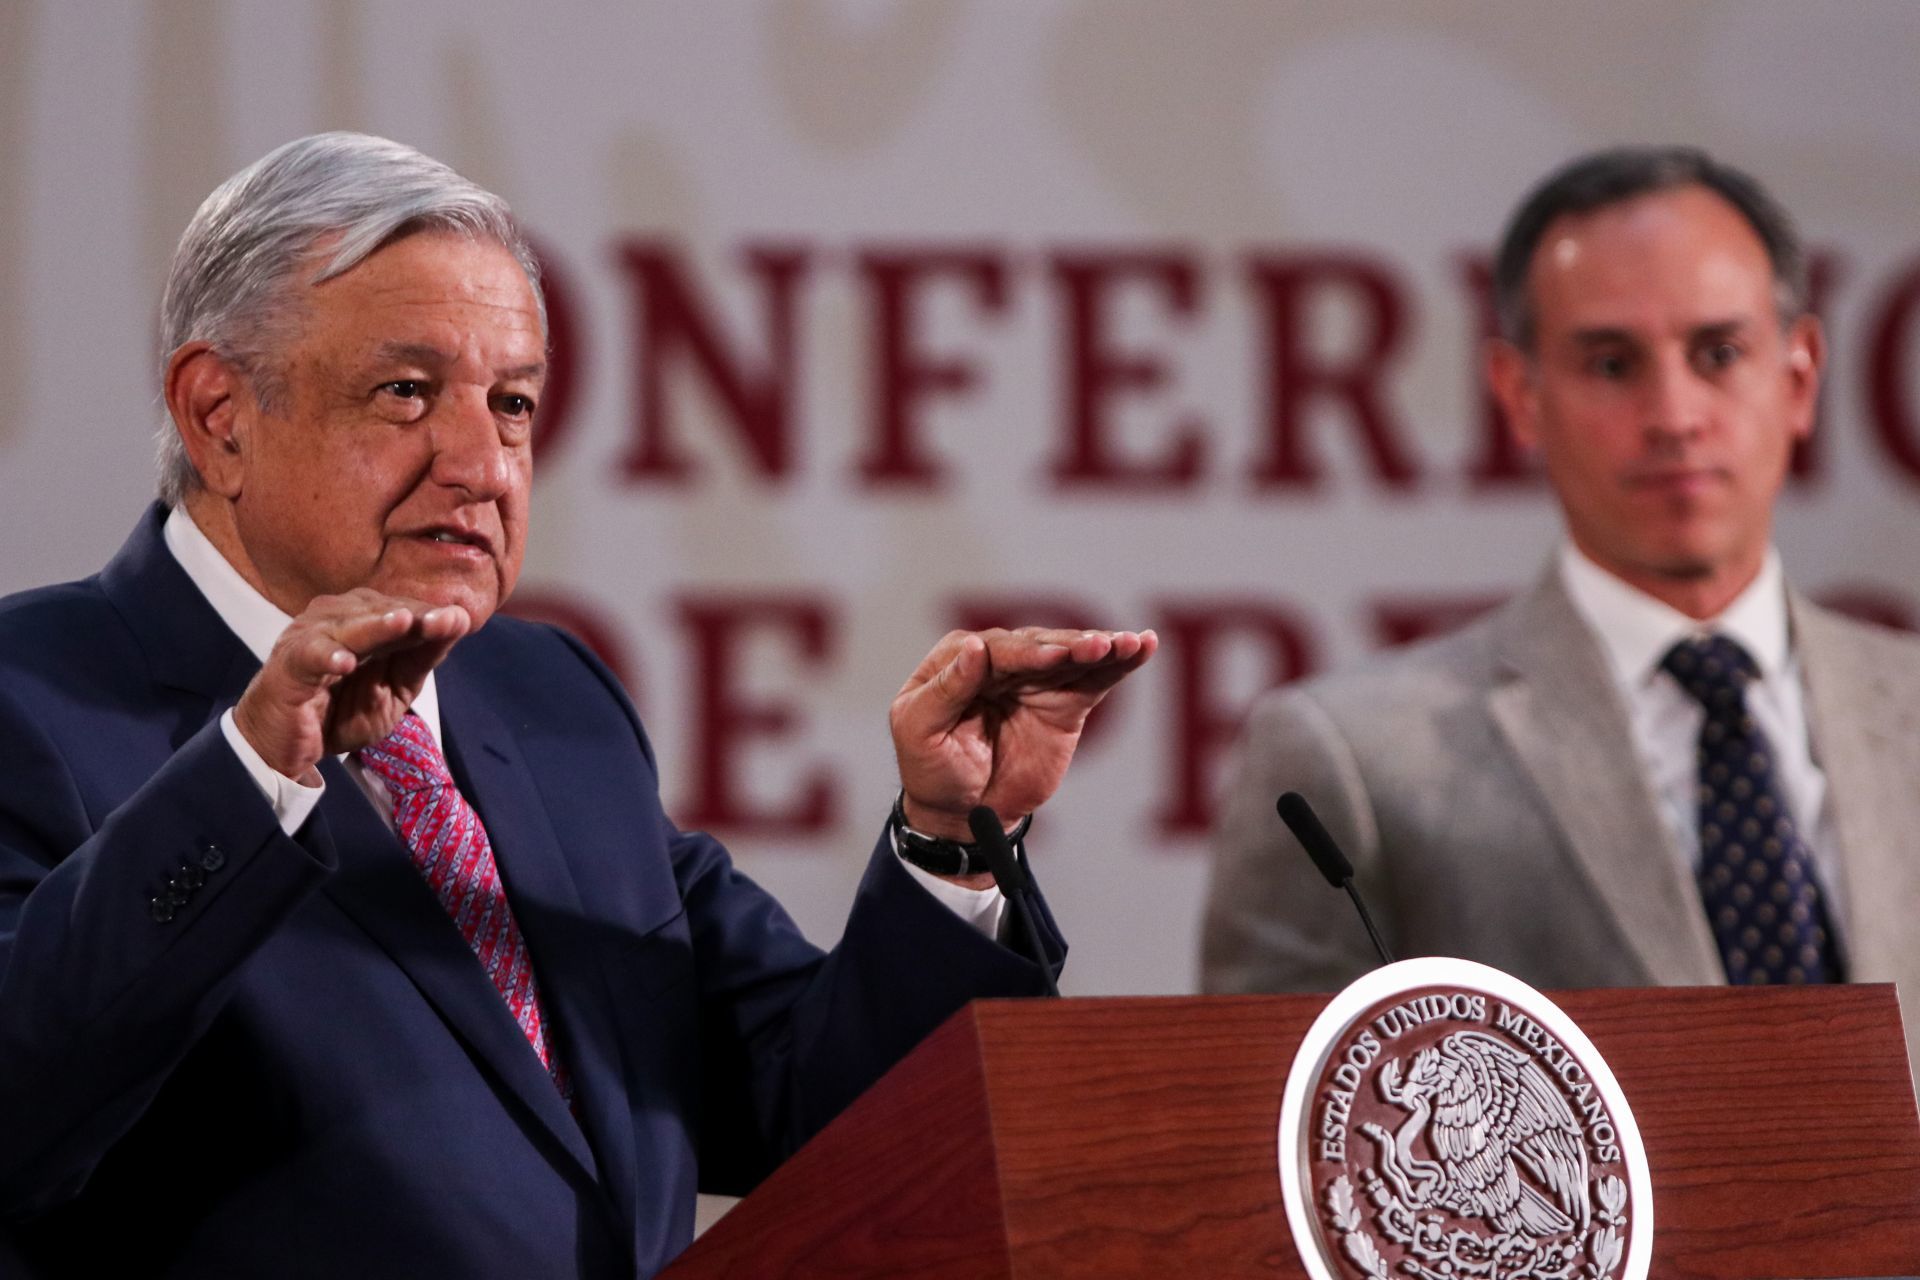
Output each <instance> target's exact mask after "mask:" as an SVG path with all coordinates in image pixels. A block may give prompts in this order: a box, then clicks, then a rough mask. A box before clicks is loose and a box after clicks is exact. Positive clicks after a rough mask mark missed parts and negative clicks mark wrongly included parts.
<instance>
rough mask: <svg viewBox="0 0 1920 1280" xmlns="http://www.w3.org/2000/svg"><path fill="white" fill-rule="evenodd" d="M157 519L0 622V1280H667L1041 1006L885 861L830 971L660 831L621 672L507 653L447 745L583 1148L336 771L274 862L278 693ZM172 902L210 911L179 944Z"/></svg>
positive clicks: (533, 634) (530, 631)
mask: <svg viewBox="0 0 1920 1280" xmlns="http://www.w3.org/2000/svg"><path fill="white" fill-rule="evenodd" d="M163 514H164V513H163V512H161V511H160V510H159V509H157V508H156V509H155V510H153V511H151V512H149V514H148V516H147V518H146V519H145V520H144V521H143V522H142V524H141V526H140V527H139V528H138V529H137V530H136V531H135V533H134V535H133V537H132V538H131V539H130V540H129V541H128V543H127V545H126V546H125V547H124V548H123V549H122V550H121V552H120V553H119V555H118V556H116V557H115V559H114V560H113V562H112V563H111V564H110V565H108V566H107V568H106V569H105V570H104V571H103V572H102V573H100V574H99V575H97V576H95V577H93V578H90V579H87V580H85V581H83V582H79V583H74V584H70V585H67V586H61V587H52V588H46V589H43V590H39V591H33V592H28V593H26V594H23V595H19V596H15V597H12V598H10V599H8V600H6V601H4V602H0V1222H3V1223H4V1226H3V1227H0V1260H4V1259H5V1258H6V1257H7V1254H8V1252H9V1250H11V1251H13V1252H14V1253H16V1254H17V1255H18V1258H17V1260H16V1261H15V1262H14V1263H13V1265H14V1266H16V1267H23V1268H25V1269H26V1271H27V1273H28V1274H33V1275H47V1276H64V1275H74V1276H89V1277H92V1276H106V1275H111V1276H116V1277H120V1276H138V1275H169V1276H172V1275H178V1276H203V1275H204V1276H214V1275H218V1276H228V1275H262V1276H264V1275H273V1276H304V1275H313V1276H350V1277H354V1280H373V1278H375V1277H386V1276H393V1277H408V1278H410V1280H411V1278H413V1277H420V1276H462V1277H468V1276H501V1277H515V1278H516V1280H531V1278H534V1277H544V1276H568V1277H573V1276H602V1275H607V1276H624V1275H631V1274H634V1273H635V1272H638V1273H640V1274H647V1273H650V1272H652V1271H653V1270H655V1269H656V1268H658V1267H659V1266H660V1265H662V1264H663V1263H664V1262H665V1261H666V1260H668V1259H670V1258H671V1257H672V1256H673V1255H674V1254H675V1253H677V1252H678V1251H679V1250H680V1249H681V1248H683V1247H684V1246H685V1245H686V1243H687V1241H688V1240H689V1238H690V1236H691V1230H692V1214H693V1197H694V1192H695V1189H696V1186H697V1187H699V1188H700V1189H706V1190H731V1191H735V1192H738V1191H741V1190H744V1189H745V1188H747V1187H748V1186H750V1185H751V1184H752V1183H753V1182H754V1181H755V1180H756V1179H757V1178H758V1177H760V1176H761V1175H762V1174H764V1173H765V1172H766V1170H768V1169H769V1168H771V1167H772V1165H773V1164H774V1163H775V1162H776V1161H777V1160H778V1159H779V1158H780V1157H781V1156H782V1155H784V1154H785V1153H787V1152H788V1151H790V1150H791V1149H793V1148H794V1147H796V1146H797V1145H799V1143H801V1142H802V1141H804V1140H805V1139H806V1138H807V1137H808V1136H809V1135H810V1134H811V1133H813V1132H814V1131H816V1130H818V1129H819V1128H820V1127H821V1126H822V1125H824V1124H825V1123H826V1121H827V1120H829V1119H830V1118H832V1116H833V1115H834V1114H835V1113H837V1112H838V1111H839V1110H840V1109H841V1108H842V1107H844V1106H845V1105H846V1104H847V1103H848V1102H849V1101H851V1100H852V1099H853V1097H854V1096H855V1095H857V1094H858V1093H859V1092H860V1091H861V1090H862V1089H863V1088H865V1087H866V1086H867V1085H868V1084H869V1083H871V1082H872V1081H873V1080H874V1079H875V1078H877V1077H878V1075H879V1074H880V1073H881V1072H883V1071H884V1070H885V1069H886V1068H887V1067H888V1066H889V1065H890V1064H891V1063H893V1062H894V1061H895V1060H897V1059H898V1058H899V1057H900V1056H901V1055H902V1054H904V1053H905V1052H906V1051H907V1050H908V1049H910V1048H911V1047H912V1046H913V1045H914V1044H915V1043H916V1042H917V1041H918V1040H919V1039H920V1038H921V1037H922V1036H923V1035H925V1034H926V1033H927V1032H928V1031H929V1030H931V1029H932V1028H933V1027H934V1026H935V1025H937V1024H938V1023H939V1022H940V1021H941V1020H942V1019H943V1018H945V1017H946V1016H947V1015H948V1014H949V1013H951V1012H952V1011H953V1010H955V1009H957V1008H959V1007H960V1006H961V1005H962V1004H964V1003H965V1002H966V1000H968V999H969V998H971V997H973V996H978V995H1010V994H1025V993H1029V992H1033V991H1036V990H1038V989H1039V986H1040V971H1039V968H1038V967H1037V966H1036V965H1033V964H1031V963H1029V962H1028V961H1026V960H1025V959H1024V958H1022V957H1020V956H1019V955H1017V954H1015V953H1014V952H1012V951H1010V950H1007V949H1005V948H1003V947H1000V946H999V945H997V944H995V943H994V942H992V941H990V940H989V939H986V938H983V937H981V936H980V935H979V934H978V933H977V932H975V931H973V930H972V929H970V928H969V927H967V926H966V925H965V924H964V923H963V922H961V921H960V920H958V919H957V918H956V917H955V916H953V915H952V913H951V912H949V911H947V910H946V909H945V908H943V907H942V906H940V904H938V903H937V902H935V901H934V900H933V898H932V897H931V896H930V895H928V894H926V893H925V892H924V891H923V890H921V889H920V887H919V886H917V885H915V884H914V883H913V882H912V880H911V878H910V877H908V876H907V875H906V874H905V872H904V871H903V870H902V869H901V868H900V867H899V865H898V863H897V860H896V859H895V858H894V857H893V856H892V855H891V853H890V852H889V851H888V850H887V848H886V844H885V841H884V839H883V840H882V842H881V844H880V846H879V847H877V848H876V850H875V853H874V857H873V859H872V861H871V863H870V864H869V867H868V870H867V873H866V875H865V878H864V880H863V881H862V883H861V885H860V889H859V892H858V895H857V897H856V900H855V904H854V908H853V912H852V915H851V916H850V918H849V921H848V924H847V928H846V931H845V935H844V937H843V939H842V941H841V943H840V944H839V945H838V946H837V947H836V948H835V949H834V950H833V951H832V952H829V953H822V952H820V951H819V950H817V949H816V948H814V947H812V946H811V945H809V944H808V943H807V942H806V941H805V939H803V938H802V937H801V936H800V934H799V932H798V930H797V929H796V928H795V926H794V924H793V922H792V921H791V920H790V919H789V918H788V916H787V915H786V914H785V913H784V912H783V911H782V910H781V908H780V907H779V905H778V904H777V903H775V902H774V901H773V900H772V899H771V898H770V897H769V896H768V895H767V894H766V893H765V892H764V891H762V890H761V889H760V888H759V887H758V886H756V885H755V884H753V883H752V882H751V881H750V880H748V879H747V878H746V877H745V876H743V875H741V874H740V873H739V872H738V871H736V870H735V869H734V868H733V865H732V863H731V862H730V861H729V859H728V857H727V855H726V852H725V851H724V850H723V849H722V848H721V847H720V846H719V845H718V844H717V843H716V842H714V841H713V840H712V839H711V838H709V837H707V836H704V835H700V834H697V833H687V832H681V831H678V830H676V829H675V828H674V826H673V825H672V824H671V823H670V822H669V821H668V820H667V818H666V816H665V814H664V813H663V812H662V811H661V807H660V801H659V796H658V788H657V782H656V778H655V772H654V761H653V757H652V754H651V751H650V749H649V747H648V744H647V740H646V737H645V735H644V733H643V732H642V730H641V727H640V724H639V721H638V720H637V719H636V717H635V715H634V712H633V709H632V707H631V706H630V705H629V703H628V702H627V700H626V698H625V697H624V696H623V695H622V693H621V691H620V689H619V688H618V687H617V685H616V684H615V682H614V681H613V679H612V678H611V677H610V676H609V674H608V673H607V671H606V670H605V668H604V667H602V666H601V665H600V664H599V663H598V662H596V661H595V660H594V659H593V658H592V657H591V656H590V655H589V654H587V653H586V651H585V650H583V649H582V648H581V647H580V646H579V645H578V644H577V643H576V642H575V641H573V640H572V639H570V638H568V637H567V636H565V635H564V634H562V633H560V632H558V631H555V630H552V629H550V628H546V627H539V626H532V625H528V624H525V623H520V622H516V621H513V620H511V619H505V618H496V619H495V620H493V621H492V622H491V623H489V624H488V625H487V627H486V628H485V629H484V630H482V631H481V632H479V633H478V634H476V635H474V636H472V637H469V638H468V639H466V640H464V641H462V642H461V643H460V644H459V645H458V646H457V647H456V648H455V650H454V652H453V654H452V655H451V657H449V659H448V660H447V662H446V663H445V664H444V665H443V666H442V667H441V668H440V673H439V677H438V680H439V688H440V706H441V714H442V720H443V729H444V737H445V745H446V748H447V753H448V758H449V761H450V763H451V765H452V768H453V772H454V775H455V777H456V778H457V779H458V780H459V783H460V786H461V790H462V792H463V793H464V794H465V795H466V796H467V797H468V798H469V799H470V800H471V801H472V802H473V804H474V805H475V807H476V808H477V809H478V810H479V812H480V815H481V817H482V819H483V820H484V821H485V823H486V826H487V828H488V830H489V832H490V833H491V835H492V839H493V844H494V850H495V855H496V857H497V860H498V862H499V866H500V873H501V876H502V878H503V880H504V881H505V883H506V886H507V890H508V894H509V897H510V899H511V901H512V902H513V905H514V911H515V914H516V916H517V917H518V919H519V921H520V925H521V928H522V931H523V933H524V934H525V936H526V940H527V944H528V947H529V950H530V951H531V954H532V957H533V961H534V965H535V969H536V971H537V973H538V976H539V980H540V989H541V992H542V996H543V1005H544V1007H545V1009H546V1011H547V1015H548V1017H549V1019H550V1021H551V1024H552V1027H553V1031H554V1035H555V1038H556V1040H557V1043H558V1045H559V1049H560V1052H561V1054H562V1055H563V1056H564V1059H565V1061H566V1063H567V1064H568V1067H569V1068H570V1070H571V1072H572V1075H573V1078H574V1081H575V1086H576V1099H575V1108H574V1110H575V1111H576V1112H577V1119H576V1116H575V1114H572V1113H570V1112H569V1109H568V1107H567V1105H566V1104H565V1103H564V1102H563V1101H562V1100H561V1098H560V1096H559V1095H558V1093H557V1092H556V1090H555V1089H554V1087H553V1085H552V1083H551V1082H550V1081H549V1080H548V1078H547V1076H546V1073H545V1072H544V1071H543V1070H542V1069H541V1067H540V1064H539V1062H538V1060H537V1059H536V1058H535V1057H534V1055H533V1053H532V1051H531V1050H530V1048H529V1047H528V1045H527V1043H526V1041H525V1039H524V1038H523V1037H522V1035H521V1033H520V1031H519V1029H518V1027H517V1026H516V1025H515V1024H514V1022H513V1019H512V1017H511V1016H510V1015H509V1014H508V1012H507V1010H506V1007H505V1005H504V1003H503V1002H502V1001H501V999H500V998H499V996H498V995H497V994H496V993H495V991H494V989H493V987H492V985H491V984H490V983H489V981H488V979H487V977H486V975H485V974H484V972H483V971H482V970H481V968H480V966H479V964H478V963H477V962H476V960H475V958H474V956H473V954H472V953H471V952H470V951H469V950H468V948H467V945H466V943H465V942H464V941H463V940H462V938H461V937H460V934H459V932H458V930H457V929H456V928H455V927H454V925H453V923H452V922H451V920H450V919H449V918H448V916H447V914H446V912H445V911H443V910H442V909H441V907H440V905H439V903H438V901H437V900H436V899H435V898H434V896H433V893H432V891H431V890H430V889H429V888H428V887H427V885H426V884H425V882H424V881H423V880H422V879H421V877H420V876H419V875H418V873H417V872H415V870H414V869H413V867H412V865H411V863H410V862H409V860H408V857H407V855H406V852H405V851H404V849H403V848H402V847H401V845H400V844H399V843H398V841H397V840H396V838H395V837H394V836H393V834H392V833H391V832H390V831H389V830H388V829H387V827H386V826H385V825H384V824H383V823H382V822H381V820H380V818H379V817H378V816H377V815H376V814H375V812H374V810H373V807H372V806H371V805H370V804H369V803H368V802H367V800H366V797H365V795H364V794H363V793H362V792H361V791H360V789H359V788H358V787H357V786H356V785H355V784H354V782H353V781H352V780H351V779H350V778H349V777H348V776H347V775H346V774H345V773H344V772H343V771H342V770H341V769H340V768H339V767H338V765H337V764H335V763H334V762H333V761H328V762H326V764H325V765H324V766H323V768H322V772H323V773H324V774H325V775H326V780H327V790H326V795H325V798H324V799H323V800H322V801H321V804H320V806H319V808H318V810H317V811H316V812H315V814H314V815H313V816H312V817H311V818H310V819H309V820H308V821H307V822H306V824H305V825H304V826H302V827H301V829H300V830H299V831H298V832H297V833H296V835H295V836H293V837H291V838H290V837H288V836H286V835H285V834H283V833H282V832H281V830H280V828H279V826H278V824H277V823H276V821H275V819H274V815H273V813H272V811H271V808H270V806H269V805H268V803H267V801H266V799H265V798H264V797H263V796H262V795H261V794H260V792H259V790H258V788H257V787H256V786H255V785H254V783H253V782H252V780H251V779H250V778H249V777H248V776H247V774H246V773H245V771H244V769H243V767H242V765H241V764H240V763H239V761H238V760H237V759H236V758H235V756H234V754H233V752H232V750H231V749H230V748H229V747H228V745H227V744H226V742H225V740H224V738H223V736H222V734H221V732H220V728H219V724H218V719H219V716H220V713H221V712H222V711H223V709H224V708H225V707H226V706H228V705H230V704H231V702H232V701H233V700H234V699H236V698H237V697H238V696H239V694H240V693H241V691H242V690H243V689H244V688H245V686H246V683H247V681H248V680H249V679H250V678H251V676H252V674H253V672H254V671H255V670H256V669H257V664H256V662H255V661H254V659H253V658H252V656H251V655H250V654H249V653H248V652H247V651H246V649H245V648H244V647H243V646H242V645H241V643H240V642H239V640H238V639H237V638H236V637H234V636H233V634H232V633H231V632H229V631H228V630H227V628H226V627H225V626H224V624H222V623H221V622H220V620H219V618H218V616H217V615H216V614H215V613H214V611H213V609H212V607H211V606H210V605H209V604H208V603H207V602H206V600H205V599H204V598H203V597H202V596H201V595H200V594H199V593H198V591H197V590H196V589H195V588H194V587H193V586H192V584H191V582H190V581H189V580H188V578H187V577H186V574H185V573H184V571H183V570H181V568H180V567H179V565H178V564H177V563H176V562H175V561H174V560H173V558H172V556H171V555H170V554H169V553H168V552H167V550H166V547H165V545H164V543H163V542H162V540H161V536H160V525H161V519H162V516H163ZM183 868H194V870H183ZM169 881H173V882H176V883H179V884H181V885H182V886H197V887H192V888H190V889H188V890H185V892H186V902H185V904H184V905H182V906H180V907H178V908H177V909H176V910H174V911H171V912H168V911H166V910H160V911H157V912H156V911H155V909H154V908H153V905H152V900H153V899H154V898H155V897H156V895H158V894H161V893H162V892H163V890H164V888H165V886H166V885H167V884H168V882H169ZM159 916H170V918H167V919H164V920H163V919H160V918H158V917H159ZM1049 935H1050V936H1049V939H1048V944H1049V946H1050V947H1056V948H1057V947H1058V945H1059V944H1058V937H1057V935H1053V934H1052V933H1051V929H1050V927H1049ZM940 1122H941V1117H937V1116H929V1117H928V1123H929V1124H937V1123H940Z"/></svg>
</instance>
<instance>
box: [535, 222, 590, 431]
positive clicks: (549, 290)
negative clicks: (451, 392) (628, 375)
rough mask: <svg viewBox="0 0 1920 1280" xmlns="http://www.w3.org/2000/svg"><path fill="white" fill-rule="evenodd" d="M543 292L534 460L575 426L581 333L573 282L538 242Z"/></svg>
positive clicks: (538, 258) (537, 251) (537, 248)
mask: <svg viewBox="0 0 1920 1280" xmlns="http://www.w3.org/2000/svg"><path fill="white" fill-rule="evenodd" d="M534 256H535V258H536V259H537V260H538V261H539V263H540V292H541V294H542V296H543V297H545V299H546V303H547V381H546V385H545V386H544V387H542V388H541V391H540V411H539V413H538V414H537V415H536V416H535V418H534V422H533V441H532V445H533V460H534V461H535V462H540V461H543V460H545V459H547V458H550V457H553V456H555V455H554V452H553V451H554V449H555V447H557V446H558V445H559V443H560V442H561V441H562V440H564V439H565V438H566V435H567V431H568V430H569V428H571V427H572V426H573V412H572V410H573V402H574V395H573V390H574V388H575V387H576V386H577V385H579V379H580V343H581V333H580V325H579V321H578V316H577V313H576V312H575V310H574V305H573V297H574V294H573V284H572V282H571V281H570V280H569V279H568V278H567V276H566V275H565V274H564V273H562V272H561V271H560V269H559V267H558V266H556V265H555V261H554V257H553V255H552V254H551V253H549V252H547V250H546V248H545V246H543V245H539V244H536V245H535V246H534Z"/></svg>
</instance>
